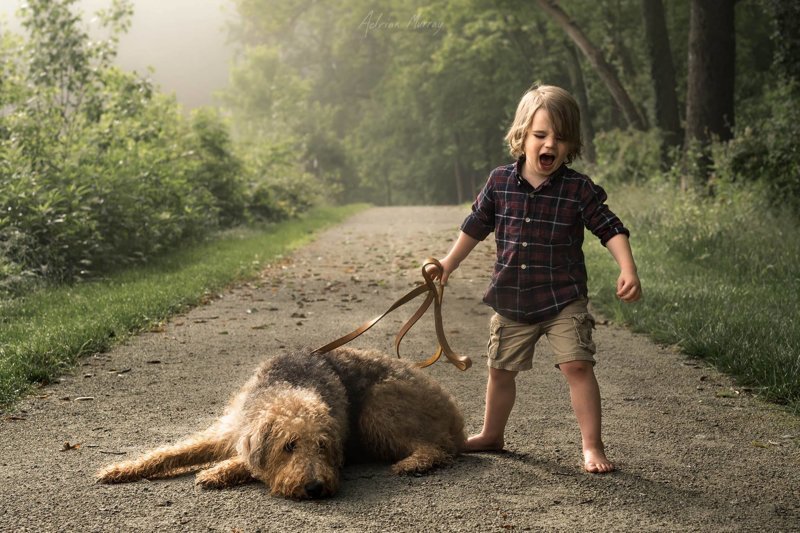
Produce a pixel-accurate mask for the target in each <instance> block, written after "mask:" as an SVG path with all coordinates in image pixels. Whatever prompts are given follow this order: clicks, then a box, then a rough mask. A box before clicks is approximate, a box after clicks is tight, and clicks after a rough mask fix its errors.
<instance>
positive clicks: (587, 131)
mask: <svg viewBox="0 0 800 533" xmlns="http://www.w3.org/2000/svg"><path fill="white" fill-rule="evenodd" d="M564 46H565V48H566V49H567V56H569V61H567V71H568V72H569V78H570V81H571V82H572V89H573V91H574V92H575V99H576V100H577V101H578V106H579V107H580V109H581V137H583V157H584V159H586V160H587V161H588V162H589V163H594V162H596V161H597V156H596V154H595V151H594V127H592V121H591V119H590V118H589V98H588V97H587V95H586V84H584V83H583V72H581V63H580V59H579V58H578V52H577V51H576V50H575V45H573V44H572V43H571V42H566V43H564Z"/></svg>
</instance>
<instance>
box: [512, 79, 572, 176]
mask: <svg viewBox="0 0 800 533" xmlns="http://www.w3.org/2000/svg"><path fill="white" fill-rule="evenodd" d="M540 108H544V109H546V110H547V112H548V113H549V114H550V120H552V121H553V129H554V130H555V133H556V135H557V136H558V137H559V138H560V139H562V140H564V141H565V142H567V143H568V144H569V150H568V152H567V157H566V162H567V163H572V161H573V160H574V159H575V158H576V157H580V155H581V149H582V148H583V143H582V142H581V112H580V109H579V108H578V103H577V102H576V101H575V99H574V98H573V97H572V95H571V94H569V93H568V92H567V91H565V90H564V89H562V88H561V87H556V86H555V85H537V84H534V85H533V86H532V87H531V88H530V89H528V90H527V91H526V92H525V94H524V95H523V96H522V99H521V100H520V101H519V105H517V114H516V115H515V116H514V122H513V123H512V124H511V128H510V129H509V130H508V133H507V134H506V137H505V139H506V141H507V142H508V151H509V152H510V153H511V156H512V157H514V158H515V159H517V158H519V157H521V156H522V155H524V154H525V135H526V134H527V133H528V130H529V129H530V127H531V123H532V122H533V115H534V114H535V113H536V111H538V110H539V109H540Z"/></svg>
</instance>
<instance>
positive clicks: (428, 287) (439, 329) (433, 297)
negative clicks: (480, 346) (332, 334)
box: [311, 257, 472, 370]
mask: <svg viewBox="0 0 800 533" xmlns="http://www.w3.org/2000/svg"><path fill="white" fill-rule="evenodd" d="M430 265H433V266H434V268H433V269H431V270H432V271H433V274H431V273H430V272H428V266H430ZM443 270H444V269H443V268H442V264H441V263H440V262H439V261H438V260H436V259H434V258H432V257H429V258H428V259H426V260H425V263H424V264H423V265H422V277H423V279H424V281H423V283H422V284H420V285H418V286H417V287H415V288H414V289H412V290H411V291H409V292H408V293H407V294H406V295H405V296H402V297H401V298H399V299H398V300H397V301H396V302H394V303H393V304H392V305H391V306H390V307H389V309H387V310H386V311H385V312H384V313H383V314H381V315H379V316H376V317H375V318H373V319H372V320H370V321H368V322H365V323H364V324H362V325H361V326H359V327H358V329H356V330H354V331H351V332H350V333H348V334H347V335H345V336H344V337H340V338H338V339H336V340H335V341H333V342H329V343H328V344H326V345H325V346H322V347H321V348H317V349H316V350H314V351H313V352H311V353H312V354H319V353H325V352H329V351H331V350H333V349H335V348H339V347H340V346H344V345H345V344H347V343H348V342H350V341H352V340H353V339H355V338H356V337H358V336H359V335H361V334H362V333H364V332H365V331H367V330H368V329H369V328H371V327H372V326H374V325H375V324H377V323H378V322H380V320H381V319H382V318H383V317H385V316H386V315H388V314H389V313H391V312H392V311H394V310H395V309H397V308H398V307H400V306H402V305H404V304H406V303H408V302H410V301H411V300H413V299H414V298H416V297H417V296H419V295H420V294H425V293H427V296H426V297H425V301H423V302H422V305H420V306H419V308H418V309H417V311H416V312H415V313H414V314H413V315H412V316H411V318H409V319H408V321H407V322H406V323H405V324H403V327H401V328H400V331H399V332H398V333H397V335H396V336H395V338H394V348H395V351H396V352H397V357H400V342H401V341H402V340H403V337H404V336H405V335H406V333H408V331H409V330H410V329H411V327H412V326H413V325H414V324H416V322H417V321H418V320H419V319H420V318H421V317H422V315H424V314H425V311H427V310H428V308H429V307H430V305H431V303H433V317H434V322H435V325H436V339H437V340H438V341H439V343H438V345H437V346H436V352H435V353H434V354H433V355H432V356H430V357H429V358H428V359H426V360H425V361H420V362H418V363H417V366H418V367H420V368H425V367H426V366H430V365H432V364H433V363H435V362H436V361H437V360H438V359H439V357H441V355H442V354H443V353H444V355H445V357H447V359H448V360H449V361H450V362H451V363H453V364H454V365H455V366H456V367H457V368H458V369H459V370H466V369H468V368H469V367H470V366H472V360H471V359H470V358H469V357H467V356H464V355H458V354H456V353H455V352H454V351H453V350H452V349H451V348H450V345H449V344H448V343H447V339H446V338H445V336H444V326H443V325H442V300H443V299H444V287H443V286H442V285H441V284H439V285H438V286H437V285H436V283H434V280H435V279H436V278H438V277H440V276H441V274H442V272H443Z"/></svg>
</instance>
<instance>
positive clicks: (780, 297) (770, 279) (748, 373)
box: [586, 186, 800, 412]
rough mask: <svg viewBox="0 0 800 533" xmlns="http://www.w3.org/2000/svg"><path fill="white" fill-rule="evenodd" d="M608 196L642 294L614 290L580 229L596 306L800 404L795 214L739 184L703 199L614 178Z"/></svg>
mask: <svg viewBox="0 0 800 533" xmlns="http://www.w3.org/2000/svg"><path fill="white" fill-rule="evenodd" d="M609 198H610V200H609V205H610V207H611V208H612V210H614V211H615V212H617V214H619V215H620V217H621V218H622V219H623V221H624V222H625V224H626V225H627V226H628V227H629V228H630V229H631V234H632V235H631V246H632V247H633V251H634V256H635V258H636V262H637V265H638V268H639V275H640V278H641V280H642V287H643V290H644V298H643V300H642V301H640V302H638V303H636V304H633V305H630V304H624V303H621V302H619V301H618V300H617V299H616V298H615V296H614V286H615V283H616V277H617V276H618V275H619V270H618V268H617V267H616V265H615V264H614V262H613V259H612V258H611V256H610V254H609V253H608V252H607V251H606V250H605V249H604V248H603V247H602V246H600V245H599V243H597V242H596V239H593V238H591V239H589V238H587V241H589V240H592V241H594V242H590V243H589V244H587V246H586V256H587V263H588V265H589V269H590V270H589V275H590V281H589V287H590V291H591V292H592V294H591V296H592V298H593V300H594V302H595V303H596V304H597V305H598V306H599V308H600V310H601V312H603V313H604V314H606V315H607V316H608V317H609V318H612V319H614V320H616V321H619V322H624V323H627V324H629V325H630V326H632V328H633V329H634V330H635V331H639V332H645V333H647V334H649V335H650V336H651V337H652V338H653V339H654V340H656V341H659V342H663V343H668V344H675V345H677V346H679V347H680V348H681V350H682V351H683V352H685V353H686V354H688V355H690V356H693V357H699V358H703V359H706V360H708V361H710V362H712V363H713V364H714V365H715V366H716V367H717V368H719V369H720V370H722V371H723V372H726V373H728V374H730V375H732V376H734V377H735V378H736V379H737V382H738V383H739V384H740V385H742V386H748V387H752V388H753V389H754V390H755V391H757V392H758V393H759V394H761V395H762V396H763V397H765V398H766V399H768V400H771V401H774V402H777V403H781V404H786V405H788V406H789V408H790V409H791V410H793V411H794V412H800V323H798V320H797V318H798V317H800V268H798V262H800V229H798V227H797V220H796V219H795V218H793V217H792V216H791V215H785V216H779V215H770V214H768V211H767V210H766V209H763V208H762V207H761V206H760V205H759V202H758V201H757V200H756V199H754V198H753V197H750V196H747V195H744V194H739V195H738V196H736V197H733V196H732V195H731V196H729V197H723V195H719V196H718V197H717V198H716V199H715V200H714V201H708V200H702V199H698V198H692V197H687V196H685V195H680V194H679V193H677V192H675V191H672V190H670V189H664V188H658V187H655V186H650V187H618V188H615V189H612V190H610V191H609ZM632 355H635V354H632Z"/></svg>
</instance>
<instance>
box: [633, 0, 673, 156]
mask: <svg viewBox="0 0 800 533" xmlns="http://www.w3.org/2000/svg"><path fill="white" fill-rule="evenodd" d="M642 15H643V18H644V28H645V36H646V44H647V53H648V57H649V59H650V73H651V76H652V80H653V95H654V101H653V106H654V108H655V119H656V126H657V127H658V128H659V129H660V130H661V131H662V132H663V134H664V143H663V149H662V162H663V163H665V164H668V163H669V161H668V149H669V148H671V147H674V146H679V145H680V143H681V137H682V133H683V132H682V131H681V122H680V117H679V114H678V96H677V94H676V92H675V91H676V89H677V82H676V80H675V67H674V66H673V63H672V53H671V51H670V46H669V34H668V33H667V23H666V19H665V17H664V4H663V3H662V0H642Z"/></svg>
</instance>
